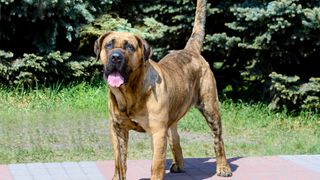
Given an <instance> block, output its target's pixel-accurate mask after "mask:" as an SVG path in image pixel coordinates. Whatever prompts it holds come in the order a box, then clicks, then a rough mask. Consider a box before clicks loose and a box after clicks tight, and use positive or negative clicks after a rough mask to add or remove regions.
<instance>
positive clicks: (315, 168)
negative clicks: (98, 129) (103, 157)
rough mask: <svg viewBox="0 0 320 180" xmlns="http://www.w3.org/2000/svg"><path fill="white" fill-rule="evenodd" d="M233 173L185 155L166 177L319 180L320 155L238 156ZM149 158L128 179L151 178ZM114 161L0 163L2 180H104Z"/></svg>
mask: <svg viewBox="0 0 320 180" xmlns="http://www.w3.org/2000/svg"><path fill="white" fill-rule="evenodd" d="M228 161H229V163H230V166H231V169H232V171H233V176H232V177H230V178H222V177H218V176H217V175H216V173H215V168H216V161H215V159H212V158H186V159H185V173H178V174H172V173H170V172H169V167H170V164H171V162H172V161H171V160H167V164H166V174H165V179H166V180H202V179H208V180H209V179H217V180H222V179H224V180H228V179H240V180H242V179H244V180H256V179H259V180H269V179H272V180H283V179H290V180H291V179H293V180H305V179H308V180H320V155H297V156H266V157H235V158H230V159H228ZM150 169H151V161H150V160H129V161H128V170H127V179H128V180H147V179H149V178H150ZM113 171H114V162H113V161H111V160H109V161H97V162H94V161H82V162H62V163H57V162H54V163H26V164H9V165H0V180H38V179H39V180H51V179H52V180H104V179H112V176H113Z"/></svg>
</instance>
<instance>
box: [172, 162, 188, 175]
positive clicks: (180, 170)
mask: <svg viewBox="0 0 320 180" xmlns="http://www.w3.org/2000/svg"><path fill="white" fill-rule="evenodd" d="M183 172H185V171H184V168H183V166H179V165H178V164H171V167H170V173H183Z"/></svg>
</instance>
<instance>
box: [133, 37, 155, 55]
mask: <svg viewBox="0 0 320 180" xmlns="http://www.w3.org/2000/svg"><path fill="white" fill-rule="evenodd" d="M136 38H137V40H138V42H139V46H142V48H143V60H145V61H146V60H148V59H149V58H150V56H151V54H152V49H151V46H150V45H149V44H148V42H147V41H146V40H145V39H143V38H141V37H139V36H137V35H136Z"/></svg>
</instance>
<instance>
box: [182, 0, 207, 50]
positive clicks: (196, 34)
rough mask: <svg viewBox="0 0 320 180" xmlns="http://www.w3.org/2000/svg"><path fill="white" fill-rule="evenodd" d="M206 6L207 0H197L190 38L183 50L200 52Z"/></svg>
mask: <svg viewBox="0 0 320 180" xmlns="http://www.w3.org/2000/svg"><path fill="white" fill-rule="evenodd" d="M206 4H207V0H197V8H196V15H195V18H194V24H193V29H192V34H191V37H190V38H189V40H188V42H187V44H186V47H185V49H187V50H190V51H196V52H199V53H200V52H201V49H202V45H203V40H204V33H205V23H206Z"/></svg>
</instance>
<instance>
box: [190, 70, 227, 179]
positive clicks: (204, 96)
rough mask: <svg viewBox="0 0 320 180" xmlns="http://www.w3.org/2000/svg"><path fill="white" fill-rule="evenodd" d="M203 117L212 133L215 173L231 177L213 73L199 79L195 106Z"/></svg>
mask: <svg viewBox="0 0 320 180" xmlns="http://www.w3.org/2000/svg"><path fill="white" fill-rule="evenodd" d="M196 107H197V108H198V109H199V110H200V112H201V113H202V115H203V116H204V117H205V119H206V121H207V124H208V125H209V127H210V129H211V130H212V132H213V136H214V137H213V138H214V141H213V142H214V150H215V154H216V162H217V167H216V173H217V175H218V176H224V177H228V176H232V171H231V169H230V166H229V164H228V162H227V159H226V155H225V150H224V143H223V140H222V136H221V134H222V127H221V117H220V112H219V100H218V94H217V89H216V83H215V78H214V75H213V73H212V72H211V71H210V70H207V71H206V72H205V73H204V74H203V75H202V78H201V87H200V92H199V101H198V103H197V106H196Z"/></svg>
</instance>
